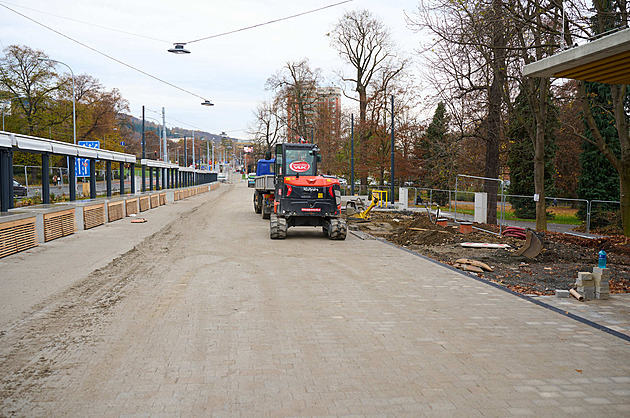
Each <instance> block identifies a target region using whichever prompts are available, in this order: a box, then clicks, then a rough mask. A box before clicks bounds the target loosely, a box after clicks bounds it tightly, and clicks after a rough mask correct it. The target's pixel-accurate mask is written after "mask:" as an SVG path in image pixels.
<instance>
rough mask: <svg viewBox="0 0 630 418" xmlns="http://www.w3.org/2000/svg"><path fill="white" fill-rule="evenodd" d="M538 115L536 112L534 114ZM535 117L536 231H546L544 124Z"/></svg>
mask: <svg viewBox="0 0 630 418" xmlns="http://www.w3.org/2000/svg"><path fill="white" fill-rule="evenodd" d="M536 113H538V112H536ZM538 119H539V115H538V114H537V115H536V140H535V142H534V193H535V194H536V195H538V201H537V202H536V229H538V230H542V231H546V230H547V205H546V203H545V124H544V122H543V123H542V124H541V123H539V121H538Z"/></svg>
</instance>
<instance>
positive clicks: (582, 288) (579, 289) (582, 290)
mask: <svg viewBox="0 0 630 418" xmlns="http://www.w3.org/2000/svg"><path fill="white" fill-rule="evenodd" d="M576 290H577V291H578V293H584V286H578V287H577V289H576Z"/></svg>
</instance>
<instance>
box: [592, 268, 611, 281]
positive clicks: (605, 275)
mask: <svg viewBox="0 0 630 418" xmlns="http://www.w3.org/2000/svg"><path fill="white" fill-rule="evenodd" d="M593 274H594V275H597V276H599V277H601V278H602V279H605V278H606V279H610V269H609V268H605V269H600V268H599V267H593Z"/></svg>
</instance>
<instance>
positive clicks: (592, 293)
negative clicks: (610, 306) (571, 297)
mask: <svg viewBox="0 0 630 418" xmlns="http://www.w3.org/2000/svg"><path fill="white" fill-rule="evenodd" d="M575 286H576V288H577V291H578V292H580V293H582V294H583V295H584V298H585V299H587V300H588V299H608V298H610V269H608V268H599V267H593V272H592V273H588V272H583V271H581V272H579V273H578V277H577V279H575Z"/></svg>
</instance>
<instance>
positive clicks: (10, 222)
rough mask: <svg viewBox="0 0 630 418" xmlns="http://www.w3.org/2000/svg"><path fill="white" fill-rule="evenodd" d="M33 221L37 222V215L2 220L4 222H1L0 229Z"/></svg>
mask: <svg viewBox="0 0 630 418" xmlns="http://www.w3.org/2000/svg"><path fill="white" fill-rule="evenodd" d="M31 222H35V217H34V216H33V217H30V218H24V219H18V220H15V221H9V222H2V223H0V230H3V229H8V228H13V227H16V226H21V225H25V224H29V223H31Z"/></svg>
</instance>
